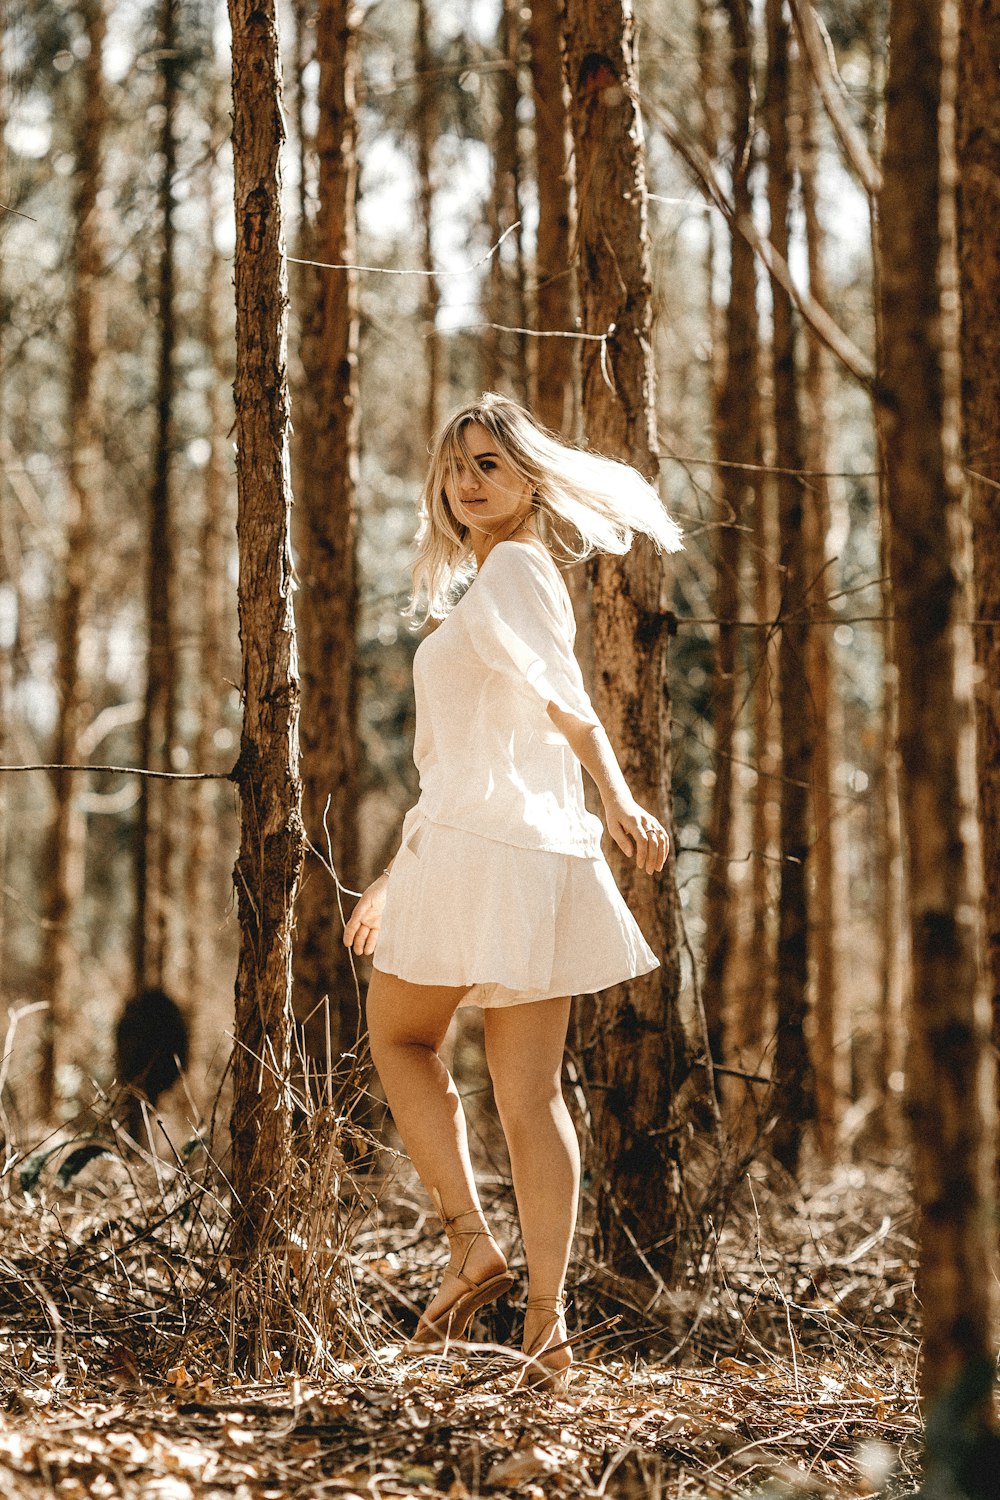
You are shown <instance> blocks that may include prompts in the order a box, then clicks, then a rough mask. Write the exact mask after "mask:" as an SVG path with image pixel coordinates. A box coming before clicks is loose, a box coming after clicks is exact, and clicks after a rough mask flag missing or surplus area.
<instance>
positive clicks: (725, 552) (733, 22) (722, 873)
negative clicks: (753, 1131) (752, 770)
mask: <svg viewBox="0 0 1000 1500" xmlns="http://www.w3.org/2000/svg"><path fill="white" fill-rule="evenodd" d="M736 8H737V9H738V10H739V14H738V15H736V16H735V17H734V15H733V14H732V11H733V7H730V28H731V41H730V47H729V73H730V79H729V83H730V119H731V122H732V123H731V132H732V140H731V142H730V143H729V152H730V156H731V161H732V168H731V172H732V196H733V204H734V209H735V212H736V213H737V214H741V213H746V214H749V213H750V211H751V205H750V187H749V169H750V158H751V140H750V132H751V128H752V125H751V121H752V114H751V100H750V65H751V55H750V45H749V36H748V32H747V25H748V16H747V14H746V11H745V9H744V8H743V7H736ZM706 12H707V13H706ZM700 14H701V16H702V21H701V30H702V32H703V33H706V37H705V41H704V42H703V47H709V48H711V49H712V51H713V52H716V51H717V50H718V47H719V44H718V41H717V40H716V37H715V34H714V33H715V15H716V6H715V4H714V0H705V3H704V4H703V7H702V11H701V13H700ZM705 82H706V85H707V86H706V87H705V89H704V90H703V92H704V93H705V94H706V96H708V95H710V94H711V92H712V90H713V88H714V79H708V78H707V79H706V80H705ZM706 108H707V105H706ZM707 144H708V143H706V145H707ZM710 154H711V155H712V156H714V154H715V153H714V152H711V153H710ZM710 295H711V293H710ZM723 341H724V367H723V374H722V381H721V385H720V388H719V393H718V400H717V403H716V409H715V448H716V454H717V456H718V458H719V459H721V460H722V467H721V468H720V469H719V470H718V471H717V474H718V479H717V490H718V505H719V515H718V521H717V525H716V528H715V559H714V561H715V615H716V618H717V619H718V620H719V622H720V623H719V625H718V639H717V644H716V652H715V662H714V671H713V679H712V730H713V751H714V754H713V769H714V772H715V784H714V786H713V788H712V814H711V824H710V829H709V835H708V843H709V847H710V850H711V853H710V855H709V861H708V871H707V875H706V888H705V927H706V933H705V976H704V981H703V985H702V997H703V1000H704V1005H705V1020H706V1024H707V1027H708V1040H709V1045H710V1047H711V1049H712V1058H713V1061H715V1062H720V1063H721V1062H722V1061H723V1054H724V1051H725V1016H726V1009H727V998H728V991H729V977H730V975H729V970H730V957H731V953H732V945H733V940H734V937H735V933H734V926H735V921H736V917H737V906H736V902H735V900H734V891H733V886H732V881H731V879H730V857H731V854H732V838H733V755H734V750H735V733H736V721H737V642H738V638H739V626H738V624H737V620H738V617H739V611H740V592H739V582H740V557H741V551H742V548H741V538H742V535H743V530H744V526H745V510H746V500H747V491H748V489H749V490H750V492H751V494H752V481H750V482H749V483H748V474H749V473H750V472H752V467H753V465H754V464H755V463H756V462H757V448H758V438H757V421H758V419H757V413H756V411H755V407H756V402H757V344H758V331H757V280H756V270H755V267H754V255H753V250H752V248H751V247H750V245H749V244H748V242H747V240H746V239H745V238H744V236H743V235H741V234H738V233H737V232H736V231H735V230H731V231H730V235H729V302H728V305H727V307H726V311H725V320H724V328H723ZM742 465H746V466H747V467H746V468H742V467H740V466H742Z"/></svg>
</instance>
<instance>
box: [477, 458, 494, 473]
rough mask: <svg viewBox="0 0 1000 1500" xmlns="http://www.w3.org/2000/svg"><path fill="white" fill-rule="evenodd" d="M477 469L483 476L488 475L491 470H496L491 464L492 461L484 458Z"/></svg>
mask: <svg viewBox="0 0 1000 1500" xmlns="http://www.w3.org/2000/svg"><path fill="white" fill-rule="evenodd" d="M479 467H480V468H481V469H482V471H483V473H484V474H489V473H490V471H491V470H492V469H495V468H496V464H495V463H493V461H492V459H489V458H485V459H484V460H483V462H482V463H481V464H480V465H479Z"/></svg>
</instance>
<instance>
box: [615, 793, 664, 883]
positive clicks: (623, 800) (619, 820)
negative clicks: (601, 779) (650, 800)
mask: <svg viewBox="0 0 1000 1500" xmlns="http://www.w3.org/2000/svg"><path fill="white" fill-rule="evenodd" d="M604 821H605V822H606V823H607V825H608V832H609V833H610V835H611V837H612V838H613V839H614V841H615V843H616V844H617V845H618V847H619V849H621V851H622V853H623V854H627V855H628V857H629V859H632V858H633V856H634V858H635V862H636V865H637V866H638V867H639V869H640V870H644V871H645V872H646V874H647V875H656V874H657V873H658V872H659V871H660V870H662V869H663V866H664V864H665V863H666V859H667V849H668V848H669V847H670V840H669V839H668V837H667V830H666V829H665V828H664V827H663V824H662V823H660V822H659V821H658V820H657V819H656V818H654V817H653V814H652V813H650V812H647V811H646V809H645V808H644V807H640V806H639V803H638V802H636V800H635V798H634V797H618V796H615V797H608V798H607V799H606V800H605V802H604Z"/></svg>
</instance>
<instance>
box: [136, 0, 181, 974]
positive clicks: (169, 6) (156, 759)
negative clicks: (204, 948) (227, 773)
mask: <svg viewBox="0 0 1000 1500" xmlns="http://www.w3.org/2000/svg"><path fill="white" fill-rule="evenodd" d="M177 3H178V0H160V13H159V15H160V19H159V46H158V53H157V63H158V67H159V70H160V87H161V94H160V121H161V124H160V146H159V156H160V163H159V166H160V177H159V218H160V225H159V227H160V235H161V239H160V264H159V284H158V288H157V299H156V330H157V340H158V346H157V373H156V398H155V400H156V438H155V447H154V453H153V483H152V490H151V493H150V500H149V544H148V552H147V557H146V623H147V631H148V656H147V666H146V701H145V711H144V713H143V718H142V728H141V735H140V749H139V763H140V765H142V766H145V767H146V768H147V769H149V770H160V771H169V770H171V769H173V766H172V762H171V750H172V747H173V744H174V736H175V732H176V720H177V673H178V666H177V654H176V641H175V639H174V603H173V596H174V587H175V585H174V570H175V557H174V550H175V549H174V536H173V528H174V516H173V500H172V488H173V487H172V465H173V458H174V443H175V430H174V427H175V411H174V409H175V402H176V376H175V370H174V345H175V342H176V329H175V321H174V317H175V289H174V281H175V269H176V249H175V246H176V223H175V210H176V205H177V192H176V182H175V177H176V172H177V139H176V115H177V104H178V91H179V65H180V54H179V34H178V29H177ZM174 834H175V827H174V795H173V783H171V782H169V781H152V780H150V779H149V778H148V777H143V778H142V780H141V784H140V790H139V824H138V829H137V832H136V841H135V885H136V889H135V936H134V955H133V969H134V973H133V984H134V987H135V992H136V993H137V994H138V993H140V992H141V991H143V990H145V989H147V988H148V987H149V986H162V985H163V984H164V981H165V968H166V964H167V962H168V941H169V927H170V918H171V913H172V904H173V899H174V894H175V893H174V889H173V886H174V849H175V838H174Z"/></svg>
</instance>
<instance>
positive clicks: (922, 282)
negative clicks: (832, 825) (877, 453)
mask: <svg viewBox="0 0 1000 1500" xmlns="http://www.w3.org/2000/svg"><path fill="white" fill-rule="evenodd" d="M949 10H950V7H949ZM890 29H891V36H892V51H891V56H890V62H889V79H888V87H887V93H886V145H885V165H884V187H883V192H882V201H881V243H882V268H883V284H882V315H883V325H884V335H885V354H884V357H885V373H884V379H883V384H882V387H881V390H880V398H881V403H882V407H883V412H884V419H885V431H886V442H887V447H886V460H887V485H888V498H889V507H890V512H891V537H890V566H891V571H892V588H893V599H894V606H895V626H896V630H895V635H896V654H897V660H898V667H899V739H900V751H901V763H902V803H903V822H904V827H905V832H906V838H907V843H908V848H909V919H910V933H911V941H912V953H913V990H912V998H911V1010H910V1070H909V1079H908V1091H907V1110H908V1114H909V1118H910V1124H911V1127H912V1144H913V1165H914V1186H915V1191H916V1197H917V1202H918V1210H919V1223H920V1234H919V1238H920V1266H919V1270H918V1272H917V1293H918V1296H919V1298H920V1304H921V1307H922V1309H923V1327H924V1355H923V1365H922V1371H921V1386H922V1391H923V1395H924V1399H925V1401H926V1403H927V1407H928V1411H929V1414H930V1415H933V1409H934V1405H935V1403H938V1402H941V1401H944V1400H945V1399H951V1400H952V1401H957V1402H958V1403H959V1404H961V1405H965V1404H969V1405H970V1406H972V1407H973V1416H974V1417H978V1419H979V1421H980V1422H982V1423H983V1424H984V1425H985V1424H986V1423H988V1421H989V1420H990V1416H989V1407H990V1401H989V1387H990V1385H991V1383H992V1369H993V1342H992V1332H993V1330H992V1323H991V1320H992V1312H993V1309H992V1292H991V1281H992V1277H993V1267H992V1259H993V1249H994V1246H993V1241H994V1238H995V1229H994V1227H993V1224H992V1211H991V1210H992V1203H993V1201H994V1194H993V1192H992V1191H991V1186H990V1183H991V1176H992V1174H991V1171H990V1163H991V1156H992V1151H991V1147H992V1141H991V1131H992V1124H993V1120H992V1115H993V1113H994V1111H993V1110H992V1109H991V1111H990V1114H991V1118H990V1120H989V1122H987V1119H986V1118H985V1116H984V1110H983V1101H984V1099H985V1098H987V1097H989V1095H990V1092H991V1091H990V1090H987V1089H984V1086H983V1085H984V1071H985V1069H986V1068H987V1067H988V1063H987V1056H986V1040H987V1037H986V1032H987V1025H986V1021H987V1016H986V1005H985V997H984V995H983V992H982V986H981V980H980V975H979V972H978V960H979V946H980V933H979V923H978V912H977V899H978V890H977V880H976V871H975V858H976V850H975V848H974V846H973V845H972V844H971V842H970V824H971V821H972V820H971V818H970V816H969V809H968V807H967V806H965V804H964V795H963V768H962V759H963V754H964V753H965V752H966V751H967V749H968V744H967V740H968V732H969V729H970V725H971V713H972V710H971V703H970V701H969V699H970V696H971V695H970V692H969V690H968V686H967V684H968V680H969V673H968V661H967V660H965V658H966V656H970V657H971V646H969V647H968V651H966V649H965V648H966V646H967V644H968V631H967V630H963V629H962V628H961V627H960V626H959V625H958V624H957V623H956V622H957V621H960V620H963V619H968V615H967V613H966V611H967V609H968V608H969V599H968V592H969V591H968V590H967V589H966V588H964V587H963V584H962V581H961V573H962V566H963V561H964V560H963V558H962V557H961V555H960V553H959V547H958V542H957V538H958V537H959V536H961V533H962V527H961V523H960V510H961V495H960V491H959V485H958V474H957V466H956V464H955V450H956V448H957V444H956V443H955V434H954V431H953V430H952V431H950V430H949V424H950V423H952V422H953V419H952V418H951V416H950V403H949V402H948V401H947V400H946V395H947V392H946V372H947V369H948V364H949V361H950V360H951V358H952V355H953V351H952V350H951V349H950V348H949V344H950V341H951V331H950V321H951V320H950V319H949V318H948V317H946V316H945V315H944V314H943V307H942V298H941V294H940V283H939V275H940V273H941V270H942V266H943V265H945V264H946V261H945V259H944V255H943V248H944V247H943V244H942V235H941V232H940V229H939V214H941V215H942V217H943V216H944V215H943V213H942V209H944V210H945V211H946V210H947V209H948V207H949V204H948V200H947V197H945V198H944V202H943V203H942V192H941V189H940V183H941V180H942V168H943V167H944V168H946V169H947V166H948V159H947V158H948V125H947V114H946V112H944V111H943V110H942V88H943V85H944V86H947V85H948V81H949V78H948V73H949V72H950V69H949V70H948V71H945V70H944V68H943V66H942V63H943V47H942V41H943V36H942V15H941V10H940V7H939V5H938V4H937V0H906V3H905V4H904V3H902V0H892V3H891V6H890ZM939 121H940V125H939ZM942 151H943V152H944V157H945V159H944V161H942ZM989 311H990V312H991V313H995V309H990V310H989ZM977 1380H978V1382H979V1388H978V1389H977V1388H976V1381H977ZM960 1382H961V1385H960V1384H959V1383H960ZM964 1415H965V1413H960V1412H959V1410H958V1409H957V1407H955V1408H953V1409H952V1411H951V1415H950V1417H949V1419H948V1424H947V1425H948V1427H949V1431H948V1433H945V1434H942V1438H943V1439H945V1440H947V1439H950V1437H951V1429H952V1428H953V1427H954V1426H955V1425H956V1424H957V1422H958V1421H959V1420H960V1416H964ZM929 1440H930V1444H931V1447H930V1450H929V1458H930V1461H931V1467H933V1466H934V1465H935V1463H936V1462H937V1461H939V1460H942V1459H943V1455H942V1454H941V1453H940V1451H938V1452H935V1447H934V1444H935V1436H934V1432H933V1428H931V1430H930V1433H929ZM994 1473H995V1470H994ZM929 1477H930V1476H929ZM983 1493H985V1490H984V1491H983Z"/></svg>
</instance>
